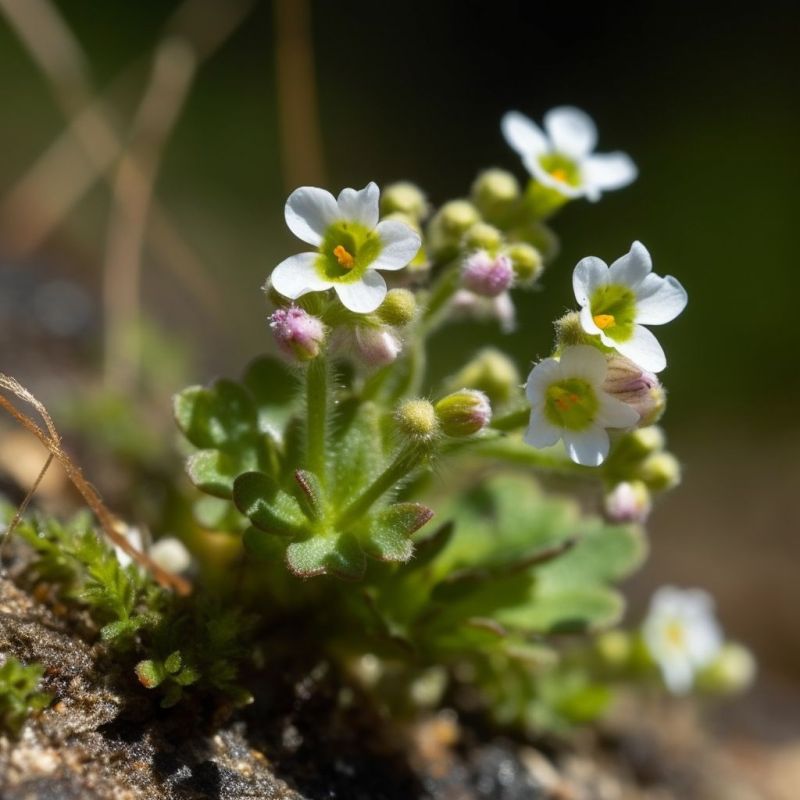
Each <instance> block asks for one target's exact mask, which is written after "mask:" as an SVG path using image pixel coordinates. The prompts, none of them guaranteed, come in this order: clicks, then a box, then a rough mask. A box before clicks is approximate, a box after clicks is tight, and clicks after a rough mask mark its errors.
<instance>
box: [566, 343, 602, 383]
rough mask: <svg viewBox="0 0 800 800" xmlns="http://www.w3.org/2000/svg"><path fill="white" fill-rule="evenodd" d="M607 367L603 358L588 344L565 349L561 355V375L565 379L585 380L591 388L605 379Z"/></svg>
mask: <svg viewBox="0 0 800 800" xmlns="http://www.w3.org/2000/svg"><path fill="white" fill-rule="evenodd" d="M606 372H608V366H607V364H606V358H605V356H604V355H603V354H602V353H601V352H600V351H599V350H598V349H597V348H596V347H592V346H591V345H588V344H577V345H573V346H572V347H565V348H564V352H563V353H562V354H561V374H562V375H563V376H564V377H565V378H585V379H586V380H587V381H589V383H591V384H592V386H597V385H599V384H601V383H602V382H603V381H604V380H605V378H606Z"/></svg>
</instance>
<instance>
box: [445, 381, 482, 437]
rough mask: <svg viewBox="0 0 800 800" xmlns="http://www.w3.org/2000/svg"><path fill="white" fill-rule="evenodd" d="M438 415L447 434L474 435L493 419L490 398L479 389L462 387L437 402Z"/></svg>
mask: <svg viewBox="0 0 800 800" xmlns="http://www.w3.org/2000/svg"><path fill="white" fill-rule="evenodd" d="M435 408H436V416H437V417H438V419H439V423H440V424H441V426H442V430H443V431H444V433H445V434H446V435H447V436H453V437H457V438H458V437H463V436H472V435H473V434H475V433H478V432H479V431H482V430H483V429H484V428H485V427H486V426H487V425H488V424H489V422H491V419H492V406H491V404H490V403H489V398H488V397H487V396H486V395H485V394H484V393H483V392H480V391H478V390H477V389H462V390H461V391H460V392H453V394H449V395H447V397H443V398H442V399H441V400H439V402H438V403H436V407H435Z"/></svg>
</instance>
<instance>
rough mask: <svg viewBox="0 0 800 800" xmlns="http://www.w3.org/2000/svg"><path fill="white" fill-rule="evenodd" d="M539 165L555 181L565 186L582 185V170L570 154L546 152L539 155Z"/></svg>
mask: <svg viewBox="0 0 800 800" xmlns="http://www.w3.org/2000/svg"><path fill="white" fill-rule="evenodd" d="M539 166H540V167H541V168H542V169H543V170H544V171H545V172H546V173H547V174H548V175H549V176H550V177H551V178H552V179H553V180H555V181H558V182H559V183H563V184H564V185H565V186H580V185H581V171H580V168H579V167H578V165H577V164H576V163H575V161H573V160H572V159H571V158H570V157H569V156H565V155H562V154H561V153H544V154H543V155H541V156H540V157H539Z"/></svg>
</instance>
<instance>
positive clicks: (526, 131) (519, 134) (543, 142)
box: [500, 111, 549, 156]
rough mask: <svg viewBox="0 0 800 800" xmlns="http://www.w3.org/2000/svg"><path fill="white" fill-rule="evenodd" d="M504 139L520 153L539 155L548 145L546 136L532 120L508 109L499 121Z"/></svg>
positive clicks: (522, 154)
mask: <svg viewBox="0 0 800 800" xmlns="http://www.w3.org/2000/svg"><path fill="white" fill-rule="evenodd" d="M500 128H501V129H502V131H503V136H505V139H506V141H507V142H508V143H509V144H510V145H511V146H512V147H513V148H514V149H515V150H516V151H517V152H518V153H519V154H520V155H521V156H524V155H529V154H532V155H540V154H541V153H544V152H546V151H547V150H548V149H549V147H548V142H547V137H546V136H545V135H544V133H543V132H542V129H541V128H540V127H539V126H538V125H537V124H536V123H535V122H533V120H531V119H528V117H526V116H525V115H524V114H520V113H519V111H509V112H507V113H506V114H504V115H503V119H502V120H501V121H500Z"/></svg>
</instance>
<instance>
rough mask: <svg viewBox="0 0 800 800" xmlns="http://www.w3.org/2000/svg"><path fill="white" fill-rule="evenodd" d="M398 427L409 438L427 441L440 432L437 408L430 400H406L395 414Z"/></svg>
mask: <svg viewBox="0 0 800 800" xmlns="http://www.w3.org/2000/svg"><path fill="white" fill-rule="evenodd" d="M394 419H395V422H396V423H397V427H398V428H400V431H401V432H402V433H404V434H405V435H406V436H408V437H409V438H411V439H413V440H415V441H419V442H426V441H430V440H431V439H433V438H434V437H435V436H436V434H437V433H438V432H439V423H438V421H437V419H436V410H435V409H434V407H433V404H432V403H430V402H429V401H428V400H422V399H416V400H406V401H405V402H404V403H402V404H401V405H400V407H399V408H398V409H397V411H396V412H395V415H394Z"/></svg>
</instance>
